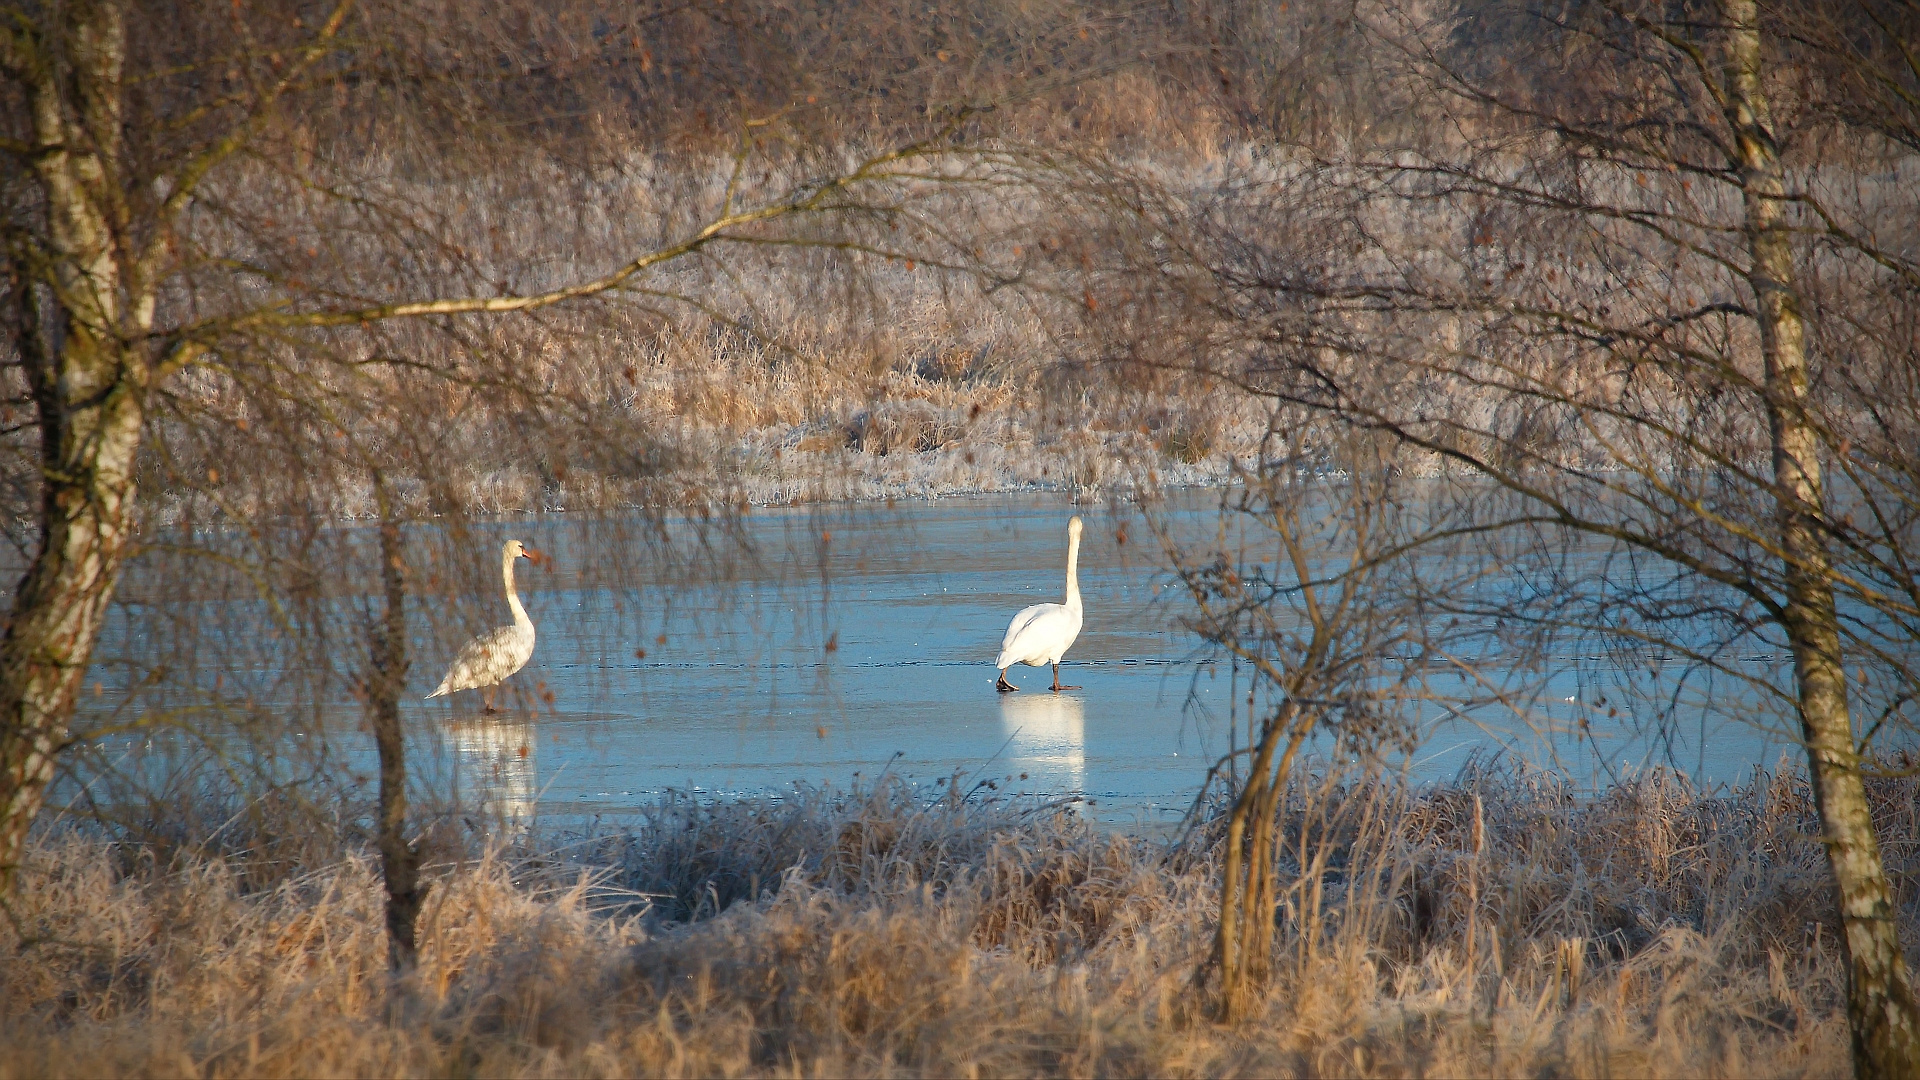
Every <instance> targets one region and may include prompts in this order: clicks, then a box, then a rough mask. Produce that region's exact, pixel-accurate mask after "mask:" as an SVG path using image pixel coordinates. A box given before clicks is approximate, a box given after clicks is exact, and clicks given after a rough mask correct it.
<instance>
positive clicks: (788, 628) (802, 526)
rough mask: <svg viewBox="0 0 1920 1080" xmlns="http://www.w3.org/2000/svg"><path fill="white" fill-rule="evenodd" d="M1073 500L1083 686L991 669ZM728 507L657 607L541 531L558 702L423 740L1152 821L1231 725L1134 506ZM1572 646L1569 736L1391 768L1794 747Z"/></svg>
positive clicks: (557, 804) (458, 757)
mask: <svg viewBox="0 0 1920 1080" xmlns="http://www.w3.org/2000/svg"><path fill="white" fill-rule="evenodd" d="M1215 501H1216V499H1215V497H1214V496H1213V495H1210V494H1206V493H1195V494H1194V495H1192V496H1191V497H1190V498H1189V499H1188V504H1189V507H1190V508H1189V509H1188V510H1186V511H1184V512H1183V513H1182V514H1181V515H1177V516H1176V521H1175V524H1176V528H1187V529H1193V530H1203V531H1204V532H1205V533H1208V534H1210V533H1211V532H1212V531H1213V530H1214V528H1215V527H1216V526H1217V521H1218V519H1217V516H1216V514H1215V511H1214V509H1213V507H1214V505H1215ZM1073 513H1079V514H1081V515H1082V516H1083V517H1084V518H1085V520H1086V523H1087V531H1086V538H1085V543H1084V546H1083V549H1082V554H1081V575H1080V584H1081V590H1082V592H1083V595H1084V602H1085V606H1086V624H1085V629H1084V630H1083V631H1082V633H1081V635H1080V638H1079V640H1078V641H1077V642H1076V643H1075V645H1074V646H1073V649H1072V651H1071V652H1070V653H1069V654H1068V662H1067V664H1066V665H1065V666H1064V667H1063V669H1062V679H1063V681H1064V682H1068V683H1075V684H1079V686H1080V687H1081V688H1080V689H1077V690H1073V691H1068V692H1065V693H1061V694H1054V693H1051V692H1049V691H1048V690H1046V689H1045V687H1046V686H1047V685H1048V683H1049V679H1050V673H1049V672H1048V671H1047V670H1046V669H1044V668H1038V669H1036V668H1026V667H1016V668H1014V669H1013V670H1012V671H1010V672H1009V677H1010V678H1011V679H1012V680H1013V681H1014V682H1015V683H1017V684H1019V685H1021V686H1022V687H1024V689H1023V691H1022V692H1020V693H1017V694H999V693H996V692H995V691H994V689H993V682H994V676H995V670H994V668H993V666H992V660H993V657H994V654H995V652H996V651H997V648H998V645H999V642H1000V638H1001V635H1002V633H1003V632H1004V631H1005V629H1006V625H1007V621H1008V619H1009V617H1010V616H1011V615H1012V614H1013V612H1015V611H1016V610H1018V609H1019V608H1021V607H1024V606H1026V605H1028V604H1032V603H1037V602H1041V601H1058V600H1059V599H1060V596H1061V593H1062V590H1063V571H1064V560H1065V546H1066V538H1065V525H1066V522H1067V519H1068V517H1069V516H1070V515H1072V514H1073ZM745 527H746V529H747V532H748V535H749V537H750V540H751V545H750V546H751V547H752V549H753V552H754V554H753V556H752V557H751V558H747V557H745V556H743V557H742V564H741V565H740V566H739V567H737V568H736V569H735V572H734V574H733V578H732V580H729V581H726V582H723V583H719V584H713V583H709V584H697V585H685V584H681V585H676V584H675V583H672V582H667V581H659V582H655V583H654V584H653V585H652V586H650V587H648V588H646V589H643V590H641V595H643V596H657V597H658V599H657V600H656V601H654V602H653V604H654V606H655V607H656V608H657V610H650V611H640V612H634V611H631V610H629V605H628V604H627V603H624V602H623V603H621V604H620V605H618V608H617V610H616V609H615V608H613V607H609V606H608V600H607V597H606V596H605V595H602V594H601V593H599V592H596V591H595V590H594V589H591V588H584V587H575V586H572V585H570V584H568V582H567V579H566V574H565V572H564V571H565V566H566V564H567V557H566V553H565V550H564V540H561V541H558V542H557V543H556V546H557V548H558V549H559V550H560V554H561V566H562V572H561V573H559V574H556V575H554V576H553V577H552V578H551V579H549V578H545V577H543V576H542V575H540V574H537V573H534V574H523V582H524V585H523V593H524V595H525V596H526V598H527V606H528V608H529V610H530V612H531V613H532V616H533V618H534V620H535V621H536V622H537V623H538V624H539V625H540V627H541V631H540V634H541V637H540V646H539V649H538V650H537V651H536V653H535V656H534V659H533V661H532V663H531V664H529V666H528V667H527V669H526V670H525V671H523V672H522V673H521V674H520V675H518V676H516V677H515V681H516V682H518V683H519V684H520V685H521V686H522V687H533V686H538V685H542V684H544V686H546V687H548V688H550V689H551V690H553V692H554V693H555V701H554V702H553V703H552V704H551V705H548V704H542V703H540V702H538V701H533V700H530V697H529V696H525V695H523V697H522V699H521V701H520V703H519V704H518V705H517V706H514V707H509V708H507V709H506V710H505V711H504V712H503V714H500V715H495V716H485V715H481V714H480V713H479V711H478V710H479V701H478V695H477V694H476V693H467V694H462V695H459V696H457V697H456V698H454V699H453V700H452V701H450V702H445V701H436V702H432V703H427V704H423V705H421V706H419V707H418V708H417V709H415V710H413V712H412V715H413V717H414V720H415V723H416V726H417V727H418V729H419V730H421V731H422V732H423V733H425V734H427V735H428V736H429V741H430V742H433V741H436V740H437V743H438V746H437V749H438V750H439V751H441V753H442V754H443V755H444V756H441V755H436V754H430V755H429V756H431V757H440V760H441V761H442V762H443V763H444V765H446V766H451V768H452V769H453V771H454V772H455V773H456V774H457V776H458V777H459V778H460V780H461V783H462V786H463V787H464V788H465V789H466V790H467V791H468V792H469V793H470V794H473V793H484V794H486V795H487V796H489V797H490V798H491V799H492V800H493V801H494V802H495V803H496V804H497V805H498V806H499V807H500V808H501V809H502V810H505V811H507V812H509V813H513V814H525V813H529V812H535V811H537V812H538V813H539V814H540V815H542V816H543V817H547V818H553V817H556V816H558V817H562V818H568V817H575V816H580V815H587V816H591V815H596V814H611V815H616V816H617V815H618V813H619V812H620V811H621V810H623V809H626V808H630V807H631V806H633V805H634V804H635V803H637V802H641V801H650V800H652V799H654V798H656V797H658V796H659V795H660V794H662V793H663V792H666V791H668V790H669V789H676V790H680V791H686V792H693V793H697V794H701V795H704V796H719V797H725V796H729V795H737V794H745V793H751V792H769V791H774V792H777V791H780V790H782V789H787V788H790V786H791V785H792V784H794V783H795V782H801V783H809V784H829V785H835V786H844V785H845V784H847V783H848V782H849V781H852V780H854V779H856V778H867V779H871V778H873V777H876V776H878V775H880V774H882V773H883V772H886V771H888V770H891V771H892V772H893V773H895V774H898V775H901V776H905V777H908V778H911V779H913V780H915V781H917V782H928V781H932V780H934V779H937V778H942V777H948V776H953V775H955V774H958V775H959V776H960V777H961V778H962V781H963V785H964V786H971V785H972V784H973V783H975V782H978V781H981V780H992V781H994V782H995V783H996V784H998V785H999V787H1000V790H1003V791H1004V790H1013V791H1020V792H1027V793H1034V794H1042V795H1048V796H1055V797H1061V798H1079V799H1082V800H1084V806H1085V812H1087V813H1090V814H1092V815H1094V816H1096V817H1097V818H1099V819H1101V820H1103V821H1107V822H1110V823H1113V824H1116V825H1135V824H1137V825H1142V826H1152V825H1157V824H1164V823H1167V822H1170V821H1173V820H1177V819H1178V817H1179V816H1180V815H1181V814H1182V813H1183V812H1184V811H1185V810H1186V809H1187V807H1188V806H1189V805H1190V804H1191V802H1192V800H1193V798H1194V796H1195V794H1196V792H1197V791H1198V790H1199V787H1200V784H1201V781H1202V778H1203V777H1204V776H1205V773H1206V770H1207V768H1208V766H1210V765H1211V764H1212V763H1213V762H1214V761H1215V760H1216V759H1217V758H1218V757H1219V756H1220V755H1221V754H1223V753H1225V752H1226V751H1227V749H1228V745H1229V739H1230V737H1231V730H1232V724H1233V722H1234V721H1235V719H1236V715H1235V710H1234V706H1235V705H1236V704H1240V706H1241V711H1240V712H1239V713H1238V715H1237V720H1238V723H1239V725H1240V730H1241V734H1240V735H1239V736H1238V737H1239V738H1240V739H1242V740H1244V738H1245V735H1244V725H1245V715H1244V704H1243V701H1244V695H1245V691H1246V684H1245V682H1244V676H1241V677H1240V678H1239V679H1236V678H1235V676H1234V675H1233V673H1232V672H1231V669H1230V668H1229V667H1228V666H1227V665H1226V664H1224V663H1219V664H1197V663H1196V659H1197V658H1198V657H1199V655H1200V654H1199V643H1198V641H1197V640H1196V639H1195V638H1193V637H1192V636H1191V635H1189V634H1187V633H1186V632H1184V631H1183V630H1181V629H1179V627H1178V625H1177V619H1178V617H1179V616H1180V615H1181V613H1182V610H1183V609H1182V607H1181V605H1182V604H1183V603H1184V602H1185V600H1184V597H1183V596H1182V595H1181V594H1179V593H1178V592H1176V591H1167V590H1165V589H1164V586H1165V585H1166V584H1167V582H1168V577H1167V575H1166V568H1165V566H1164V565H1163V563H1162V559H1161V554H1160V551H1159V549H1158V547H1157V545H1156V544H1154V543H1153V541H1152V538H1151V537H1148V536H1144V535H1143V533H1144V529H1143V528H1142V526H1141V524H1140V522H1139V520H1138V518H1137V517H1134V516H1131V515H1128V514H1126V513H1124V512H1123V513H1121V514H1119V515H1118V516H1116V514H1115V513H1113V512H1111V511H1109V509H1108V508H1106V507H1103V506H1098V505H1094V506H1087V505H1082V506H1075V505H1073V504H1071V503H1070V502H1069V501H1068V500H1067V499H1066V498H1065V497H1064V496H1061V495H1054V494H1048V495H1030V496H995V497H968V498H952V499H943V500H939V501H934V502H914V503H901V504H899V505H897V506H893V507H887V506H883V505H880V504H874V505H853V506H841V507H835V508H811V509H807V508H802V509H796V510H760V509H756V510H755V511H754V512H753V513H752V514H751V515H749V516H748V518H747V519H746V522H745ZM1128 533H1130V534H1131V535H1130V536H1128V538H1127V540H1126V542H1121V536H1122V535H1123V534H1128ZM529 538H530V539H532V540H535V541H539V542H541V543H543V544H544V543H547V542H548V541H547V540H543V539H542V538H541V537H539V536H538V535H530V536H529ZM1143 541H1144V542H1143ZM612 628H617V629H612ZM636 649H639V650H644V653H645V655H644V656H643V657H642V656H638V655H636V654H635V650H636ZM1750 663H1751V664H1753V665H1755V666H1756V668H1757V669H1765V668H1770V667H1777V666H1778V665H1782V664H1785V663H1786V658H1785V657H1783V656H1773V655H1765V656H1758V657H1754V658H1751V660H1750ZM442 664H444V658H443V657H439V656H422V657H421V658H420V661H419V663H418V664H417V665H416V672H415V675H416V681H420V682H422V683H423V684H425V685H429V686H430V684H431V682H432V681H433V680H435V679H437V677H438V672H439V670H440V665H442ZM1588 667H1589V673H1588V674H1587V675H1576V674H1575V673H1573V672H1572V671H1571V670H1569V671H1567V672H1564V673H1561V674H1558V675H1556V676H1554V677H1553V678H1551V679H1549V680H1548V681H1547V682H1546V683H1544V684H1543V685H1542V686H1541V687H1540V688H1539V690H1540V692H1539V693H1538V694H1537V695H1536V696H1535V698H1534V701H1535V702H1536V705H1535V709H1534V711H1533V713H1532V716H1531V723H1532V724H1534V725H1540V724H1543V723H1544V724H1548V725H1553V726H1558V727H1563V728H1568V729H1570V728H1572V727H1573V726H1574V723H1575V722H1576V721H1578V720H1580V719H1587V720H1588V721H1589V723H1590V724H1591V725H1592V731H1593V734H1592V736H1591V738H1590V739H1579V738H1573V737H1568V736H1564V735H1562V736H1545V737H1543V736H1541V735H1540V734H1539V733H1538V731H1537V730H1535V729H1534V728H1530V726H1529V722H1526V721H1521V720H1518V719H1517V718H1514V717H1508V718H1506V720H1505V721H1504V723H1503V722H1502V721H1501V720H1500V719H1499V718H1494V719H1492V720H1489V719H1488V718H1487V717H1485V716H1482V717H1480V718H1479V723H1478V725H1467V724H1462V723H1457V722H1456V723H1452V724H1439V725H1436V726H1434V727H1433V728H1432V730H1431V731H1430V732H1429V734H1428V736H1427V738H1426V740H1425V742H1424V744H1423V745H1422V746H1421V748H1420V749H1419V750H1418V752H1417V753H1416V754H1415V755H1414V756H1413V758H1412V759H1411V760H1406V761H1399V762H1396V763H1395V764H1396V766H1402V767H1407V768H1409V769H1411V770H1412V771H1413V772H1414V773H1415V774H1416V775H1419V776H1424V777H1438V776H1443V775H1451V774H1452V773H1453V772H1455V771H1456V770H1457V769H1458V768H1459V767H1460V766H1461V765H1462V764H1463V763H1464V762H1466V761H1467V760H1468V758H1469V756H1470V755H1471V754H1473V753H1475V752H1476V751H1477V752H1479V753H1481V754H1482V755H1485V754H1488V753H1492V752H1495V751H1498V750H1501V749H1502V748H1504V749H1505V751H1506V752H1507V753H1512V754H1518V755H1521V756H1525V757H1527V758H1529V759H1531V760H1534V761H1536V762H1543V763H1550V764H1553V765H1555V766H1557V767H1561V768H1564V769H1566V770H1568V771H1569V772H1570V773H1572V774H1573V775H1574V777H1575V779H1576V780H1578V781H1580V782H1582V783H1589V784H1594V783H1602V782H1604V780H1605V779H1606V776H1607V775H1608V773H1607V772H1606V771H1605V768H1604V766H1611V768H1612V775H1618V774H1619V773H1620V771H1621V770H1627V769H1632V768H1636V767H1646V766H1649V765H1654V764H1666V765H1672V766H1678V767H1680V768H1681V769H1683V770H1684V771H1687V772H1689V773H1694V774H1697V775H1700V776H1701V777H1702V778H1704V779H1706V780H1708V781H1712V782H1727V781H1738V780H1742V779H1744V778H1745V777H1746V776H1747V775H1748V774H1749V772H1750V770H1751V769H1752V767H1753V766H1754V765H1756V764H1765V765H1768V766H1771V765H1773V764H1774V763H1775V762H1776V761H1777V759H1778V758H1779V755H1780V754H1781V753H1782V752H1783V751H1788V750H1791V749H1792V748H1791V746H1790V745H1789V744H1787V743H1785V742H1784V741H1782V740H1781V739H1779V738H1778V737H1777V736H1769V735H1768V734H1766V733H1765V732H1763V731H1759V730H1756V729H1755V728H1754V727H1752V726H1749V725H1747V724H1744V723H1739V722H1734V721H1729V720H1727V719H1725V718H1724V716H1718V715H1715V714H1713V713H1711V712H1709V711H1702V712H1701V713H1700V715H1699V718H1698V722H1687V723H1682V724H1680V725H1678V726H1677V728H1675V729H1672V730H1670V731H1669V736H1668V737H1666V738H1654V737H1653V736H1651V735H1650V734H1648V733H1643V732H1636V731H1635V730H1634V729H1633V727H1632V726H1631V723H1630V721H1629V720H1628V718H1627V717H1625V716H1622V717H1620V718H1618V719H1617V720H1610V719H1609V718H1607V717H1606V715H1605V714H1604V713H1601V712H1596V711H1590V707H1589V706H1588V705H1587V704H1585V699H1587V698H1590V697H1592V696H1594V695H1593V694H1592V693H1590V692H1589V687H1587V686H1586V685H1585V684H1584V682H1583V680H1585V679H1589V678H1590V677H1591V665H1588ZM1778 670H1779V671H1780V672H1781V673H1784V672H1785V670H1786V669H1785V668H1778ZM429 675H431V678H429ZM422 692H423V693H424V689H423V690H422ZM1725 704H1726V703H1725V702H1722V705H1723V706H1724V705H1725ZM1735 711H1738V710H1735ZM1595 747H1599V748H1601V749H1602V750H1604V751H1605V755H1606V757H1607V758H1608V760H1607V761H1605V762H1602V760H1601V755H1600V754H1599V753H1598V752H1596V750H1595Z"/></svg>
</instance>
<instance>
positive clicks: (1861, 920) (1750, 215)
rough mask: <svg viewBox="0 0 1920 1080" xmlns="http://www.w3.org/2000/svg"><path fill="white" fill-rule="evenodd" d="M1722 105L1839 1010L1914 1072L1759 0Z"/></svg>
mask: <svg viewBox="0 0 1920 1080" xmlns="http://www.w3.org/2000/svg"><path fill="white" fill-rule="evenodd" d="M1726 14H1727V20H1726V21H1727V26H1728V34H1729V42H1728V51H1727V79H1726V84H1727V85H1726V91H1727V97H1726V108H1727V114H1728V120H1729V122H1730V123H1731V124H1732V126H1733V130H1734V135H1735V137H1736V139H1737V152H1738V154H1739V157H1740V161H1739V162H1738V164H1739V166H1740V169H1741V179H1742V186H1743V188H1744V194H1745V200H1746V214H1747V239H1748V243H1749V245H1750V247H1751V249H1752V255H1753V267H1752V270H1751V271H1750V274H1749V280H1750V282H1751V284H1752V286H1753V291H1754V296H1755V299H1756V301H1757V303H1758V307H1759V312H1758V315H1759V320H1760V334H1761V351H1762V353H1763V358H1764V360H1765V364H1766V394H1767V413H1768V416H1767V419H1768V423H1769V426H1770V428H1771V432H1772V439H1773V474H1774V485H1775V486H1774V494H1775V499H1776V500H1777V503H1778V506H1779V519H1778V525H1779V530H1780V546H1781V549H1782V554H1783V556H1784V558H1785V562H1786V586H1787V596H1786V612H1785V617H1784V619H1783V622H1784V624H1785V629H1786V633H1787V638H1788V640H1789V641H1790V642H1791V643H1792V647H1793V667H1794V681H1795V683H1796V685H1797V688H1798V690H1799V695H1800V723H1801V727H1802V732H1803V737H1804V738H1805V740H1806V746H1807V765H1808V769H1809V771H1810V773H1811V774H1812V778H1813V793H1814V803H1815V806H1816V807H1817V808H1818V811H1819V814H1820V830H1821V838H1822V840H1823V841H1824V843H1825V845H1826V849H1827V859H1828V861H1829V863H1830V865H1831V867H1832V870H1833V880H1834V887H1835V891H1836V894H1837V899H1838V901H1839V909H1840V919H1841V925H1842V927H1843V929H1844V933H1843V934H1842V937H1841V940H1842V942H1843V946H1844V948H1845V950H1846V961H1847V1018H1848V1022H1849V1025H1850V1027H1851V1029H1852V1036H1853V1067H1854V1072H1855V1074H1856V1075H1859V1076H1871V1077H1894V1076H1915V1075H1920V1008H1916V1005H1915V1002H1914V996H1913V988H1912V986H1911V985H1910V984H1909V982H1908V980H1907V966H1906V958H1905V956H1904V955H1903V954H1902V952H1901V950H1900V934H1899V924H1898V923H1897V922H1896V920H1895V907H1894V902H1893V891H1892V888H1891V887H1890V885H1889V883H1888V881H1887V873H1886V868H1885V865H1884V864H1883V863H1882V861H1881V858H1880V844H1879V841H1878V840H1877V839H1876V838H1875V836H1874V831H1873V819H1872V817H1871V815H1870V813H1869V807H1868V805H1867V792H1866V785H1865V783H1864V781H1863V780H1862V777H1861V774H1860V755H1859V752H1858V750H1857V748H1856V746H1855V744H1854V739H1853V722H1852V718H1851V716H1850V715H1849V712H1848V708H1847V675H1846V664H1845V658H1844V657H1843V655H1842V653H1841V646H1840V623H1839V617H1838V613H1837V611H1836V608H1835V604H1834V594H1833V578H1832V573H1833V566H1832V562H1831V555H1830V553H1829V551H1828V549H1827V544H1826V539H1825V536H1824V535H1823V533H1822V531H1821V525H1820V518H1821V516H1822V515H1823V513H1824V511H1825V505H1824V499H1825V494H1824V492H1823V490H1822V484H1821V473H1820V457H1819V455H1820V437H1819V433H1818V432H1817V431H1816V430H1815V429H1814V427H1813V425H1812V424H1811V423H1810V422H1809V421H1808V418H1807V415H1806V412H1805V408H1806V405H1805V402H1806V397H1807V390H1808V374H1807V351H1806V322H1805V318H1804V316H1803V315H1802V313H1801V310H1800V301H1799V297H1798V295H1797V294H1796V293H1795V289H1794V274H1793V251H1792V246H1791V237H1790V236H1789V233H1788V223H1787V221H1786V203H1785V199H1784V196H1785V193H1786V183H1785V179H1784V175H1783V170H1782V168H1781V164H1780V159H1779V156H1778V147H1777V145H1776V143H1775V141H1774V134H1773V117H1772V114H1771V110H1770V108H1769V105H1768V101H1767V98H1766V96H1765V92H1764V90H1763V89H1762V87H1761V78H1760V73H1761V65H1762V63H1763V60H1762V56H1761V51H1760V30H1759V13H1758V10H1757V5H1756V3H1755V0H1727V3H1726Z"/></svg>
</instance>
